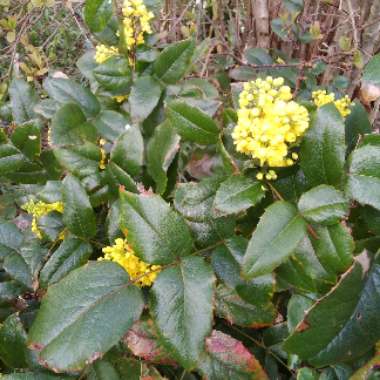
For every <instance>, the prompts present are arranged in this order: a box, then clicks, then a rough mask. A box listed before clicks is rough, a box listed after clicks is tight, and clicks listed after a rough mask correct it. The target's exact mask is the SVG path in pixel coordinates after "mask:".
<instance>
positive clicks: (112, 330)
mask: <svg viewBox="0 0 380 380" xmlns="http://www.w3.org/2000/svg"><path fill="white" fill-rule="evenodd" d="M62 299H64V300H65V302H62ZM143 306H144V302H143V299H142V295H141V291H140V290H139V289H138V288H137V287H135V286H133V285H131V284H129V277H128V274H127V272H126V271H125V270H124V269H123V268H121V267H120V266H119V265H117V264H115V263H112V262H107V261H103V262H93V263H90V264H88V265H86V266H84V267H82V268H79V269H76V270H74V271H72V272H71V273H70V274H69V275H68V276H66V277H65V278H64V279H63V280H61V281H60V282H59V283H58V284H57V285H55V286H52V287H49V289H48V291H47V294H46V296H45V297H44V298H43V300H42V305H41V308H40V310H39V311H38V313H37V316H36V319H35V320H34V322H33V325H32V327H31V329H30V332H29V345H30V347H31V348H33V349H35V350H37V351H38V355H39V359H40V360H41V361H42V362H43V363H44V365H45V366H47V367H48V368H51V369H54V370H56V371H79V370H81V369H82V368H84V367H85V366H86V365H88V364H89V363H91V362H93V361H95V360H96V359H98V358H99V357H101V356H102V355H103V354H104V353H105V352H106V351H108V350H109V349H110V348H111V347H112V346H113V345H115V344H116V343H117V342H118V341H119V339H120V338H121V337H122V335H123V334H125V332H126V331H127V330H128V329H129V327H130V326H131V325H132V324H133V322H134V321H136V320H137V319H138V318H139V317H140V314H141V312H142V309H143Z"/></svg>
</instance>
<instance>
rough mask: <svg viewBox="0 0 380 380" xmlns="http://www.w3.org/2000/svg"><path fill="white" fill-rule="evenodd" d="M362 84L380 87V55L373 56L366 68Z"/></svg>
mask: <svg viewBox="0 0 380 380" xmlns="http://www.w3.org/2000/svg"><path fill="white" fill-rule="evenodd" d="M362 82H363V84H369V85H373V86H376V87H379V86H380V54H376V55H375V56H373V57H372V58H371V59H370V60H369V62H368V63H367V65H366V66H365V67H364V70H363V76H362Z"/></svg>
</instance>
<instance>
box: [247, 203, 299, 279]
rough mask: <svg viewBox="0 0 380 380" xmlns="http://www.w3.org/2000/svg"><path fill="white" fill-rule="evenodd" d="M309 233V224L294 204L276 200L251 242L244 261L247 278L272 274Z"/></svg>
mask: <svg viewBox="0 0 380 380" xmlns="http://www.w3.org/2000/svg"><path fill="white" fill-rule="evenodd" d="M305 234H306V223H305V222H304V220H303V219H302V218H301V216H300V215H298V213H297V210H296V209H295V207H294V206H293V205H291V204H290V203H287V202H284V201H282V202H276V203H274V204H272V205H271V206H270V207H268V208H267V209H266V211H265V213H264V215H263V216H262V217H261V219H260V222H259V224H258V225H257V227H256V230H255V231H254V233H253V235H252V238H251V240H250V242H249V245H248V248H247V251H246V253H245V256H244V261H243V274H244V276H246V277H247V278H252V277H257V276H260V275H263V274H266V273H270V272H271V271H272V270H273V269H275V268H276V267H278V266H279V265H280V264H282V263H283V262H284V261H285V260H286V259H287V258H288V257H289V256H290V255H291V253H292V252H293V251H294V249H295V248H296V247H297V245H298V243H299V242H300V241H301V240H302V239H303V238H304V236H305Z"/></svg>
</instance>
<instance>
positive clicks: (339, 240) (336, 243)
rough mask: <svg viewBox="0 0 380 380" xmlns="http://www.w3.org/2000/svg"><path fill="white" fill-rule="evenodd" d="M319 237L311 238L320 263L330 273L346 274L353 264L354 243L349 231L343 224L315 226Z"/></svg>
mask: <svg viewBox="0 0 380 380" xmlns="http://www.w3.org/2000/svg"><path fill="white" fill-rule="evenodd" d="M314 230H315V232H316V235H317V237H311V242H312V244H313V247H314V250H315V254H316V255H317V257H318V260H319V262H320V263H321V264H322V266H323V267H324V268H325V270H326V271H327V272H329V273H334V274H339V273H342V272H344V271H345V270H346V269H347V268H348V267H349V266H350V265H351V263H352V260H353V257H352V254H353V252H354V241H353V238H352V236H351V234H350V232H349V230H348V228H346V227H343V225H341V224H335V225H332V226H327V227H324V226H314Z"/></svg>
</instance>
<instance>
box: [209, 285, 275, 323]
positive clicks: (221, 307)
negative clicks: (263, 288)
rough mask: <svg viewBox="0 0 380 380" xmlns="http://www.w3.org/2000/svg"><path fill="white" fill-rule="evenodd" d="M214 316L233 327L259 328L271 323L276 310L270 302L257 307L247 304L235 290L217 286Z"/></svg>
mask: <svg viewBox="0 0 380 380" xmlns="http://www.w3.org/2000/svg"><path fill="white" fill-rule="evenodd" d="M252 297H254V295H253V294H252ZM216 314H217V315H218V317H220V318H224V319H226V320H227V321H228V322H229V323H230V324H233V325H238V326H243V327H251V328H259V327H264V326H269V325H271V324H272V323H273V321H274V319H275V316H276V309H275V308H274V306H273V304H272V303H270V302H267V303H266V304H263V303H262V304H260V305H259V306H257V305H253V304H252V303H248V302H247V301H245V300H244V299H242V298H241V297H240V296H239V294H238V293H237V292H236V290H234V289H232V288H229V287H227V286H224V285H219V286H218V287H217V289H216Z"/></svg>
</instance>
